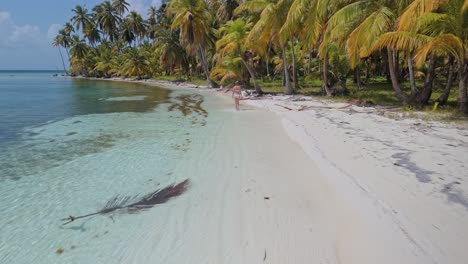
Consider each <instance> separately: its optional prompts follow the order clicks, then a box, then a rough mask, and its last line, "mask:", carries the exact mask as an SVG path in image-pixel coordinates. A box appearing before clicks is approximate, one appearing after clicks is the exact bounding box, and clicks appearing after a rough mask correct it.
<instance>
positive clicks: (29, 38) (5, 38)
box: [0, 11, 43, 49]
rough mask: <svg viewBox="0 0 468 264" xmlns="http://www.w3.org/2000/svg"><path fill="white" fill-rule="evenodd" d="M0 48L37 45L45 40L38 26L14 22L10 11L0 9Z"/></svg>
mask: <svg viewBox="0 0 468 264" xmlns="http://www.w3.org/2000/svg"><path fill="white" fill-rule="evenodd" d="M0 36H2V38H0V48H10V49H11V48H18V47H31V46H37V45H38V44H40V43H41V41H43V36H42V35H41V31H40V30H39V27H38V26H32V25H22V26H18V25H16V24H15V23H14V21H13V20H12V18H11V15H10V13H8V12H1V11H0Z"/></svg>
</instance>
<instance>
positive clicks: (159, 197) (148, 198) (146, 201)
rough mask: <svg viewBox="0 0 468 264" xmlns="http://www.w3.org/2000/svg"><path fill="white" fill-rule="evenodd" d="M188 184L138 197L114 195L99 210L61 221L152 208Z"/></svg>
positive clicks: (184, 182)
mask: <svg viewBox="0 0 468 264" xmlns="http://www.w3.org/2000/svg"><path fill="white" fill-rule="evenodd" d="M188 185H189V179H186V180H184V181H182V182H180V183H178V184H175V183H174V184H171V185H168V186H166V187H164V188H163V189H158V190H156V191H154V192H152V193H149V194H147V195H144V196H141V197H138V196H120V195H117V196H114V197H113V198H112V199H110V200H109V201H108V202H107V204H106V205H105V206H104V208H102V209H101V210H99V211H97V212H95V213H91V214H86V215H80V216H72V215H70V216H68V217H67V218H63V219H62V221H66V222H65V223H63V224H62V225H66V224H69V223H71V222H73V221H75V220H78V219H82V218H86V217H90V216H95V215H106V214H109V213H112V212H115V211H120V212H123V213H128V214H134V213H138V212H141V211H144V210H147V209H150V208H152V207H153V206H155V205H157V204H163V203H165V202H167V201H169V200H170V199H171V198H174V197H177V196H180V195H181V194H182V193H184V192H185V191H186V190H187V188H188Z"/></svg>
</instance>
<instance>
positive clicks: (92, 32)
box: [83, 22, 101, 48]
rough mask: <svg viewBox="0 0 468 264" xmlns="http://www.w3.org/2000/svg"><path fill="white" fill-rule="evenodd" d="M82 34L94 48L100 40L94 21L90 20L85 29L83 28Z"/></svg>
mask: <svg viewBox="0 0 468 264" xmlns="http://www.w3.org/2000/svg"><path fill="white" fill-rule="evenodd" d="M83 36H84V37H85V38H86V39H87V40H88V42H89V44H90V45H91V46H92V47H94V48H95V47H96V44H97V43H98V42H100V41H101V34H100V32H99V30H98V27H97V25H96V24H95V23H94V22H92V23H91V24H90V25H89V26H88V27H87V28H86V29H85V30H83Z"/></svg>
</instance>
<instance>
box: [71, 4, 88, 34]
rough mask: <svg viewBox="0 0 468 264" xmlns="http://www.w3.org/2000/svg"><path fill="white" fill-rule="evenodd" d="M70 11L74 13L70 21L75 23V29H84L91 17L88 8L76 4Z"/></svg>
mask: <svg viewBox="0 0 468 264" xmlns="http://www.w3.org/2000/svg"><path fill="white" fill-rule="evenodd" d="M72 12H73V13H75V15H74V16H73V17H72V19H71V21H72V22H73V24H74V25H75V27H76V29H78V30H79V29H80V27H81V29H82V30H84V29H86V28H87V27H88V25H89V24H90V23H91V17H90V15H89V13H88V9H86V8H85V7H83V6H80V5H77V6H75V8H74V9H72Z"/></svg>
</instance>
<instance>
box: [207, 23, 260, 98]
mask: <svg viewBox="0 0 468 264" xmlns="http://www.w3.org/2000/svg"><path fill="white" fill-rule="evenodd" d="M251 27H252V24H251V23H245V22H244V20H242V19H241V18H238V19H236V20H234V21H232V20H231V21H228V22H227V23H226V24H225V25H224V26H223V27H222V28H220V30H219V31H220V33H221V34H222V35H223V37H222V38H221V39H220V40H218V41H217V42H216V50H217V52H218V53H219V60H220V62H221V65H226V64H225V63H223V59H224V57H229V60H230V61H232V62H235V61H239V62H240V63H241V65H242V66H243V67H245V69H246V70H247V71H248V72H249V75H250V77H251V78H252V81H253V83H254V87H255V91H256V92H257V93H259V94H262V93H263V91H262V89H261V88H260V86H259V85H258V84H257V80H256V78H255V73H254V71H253V69H252V68H251V67H250V66H249V62H248V60H249V57H250V56H249V54H251V52H249V46H250V45H248V44H249V42H247V36H248V33H249V30H250V28H251ZM241 68H242V67H241Z"/></svg>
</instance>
